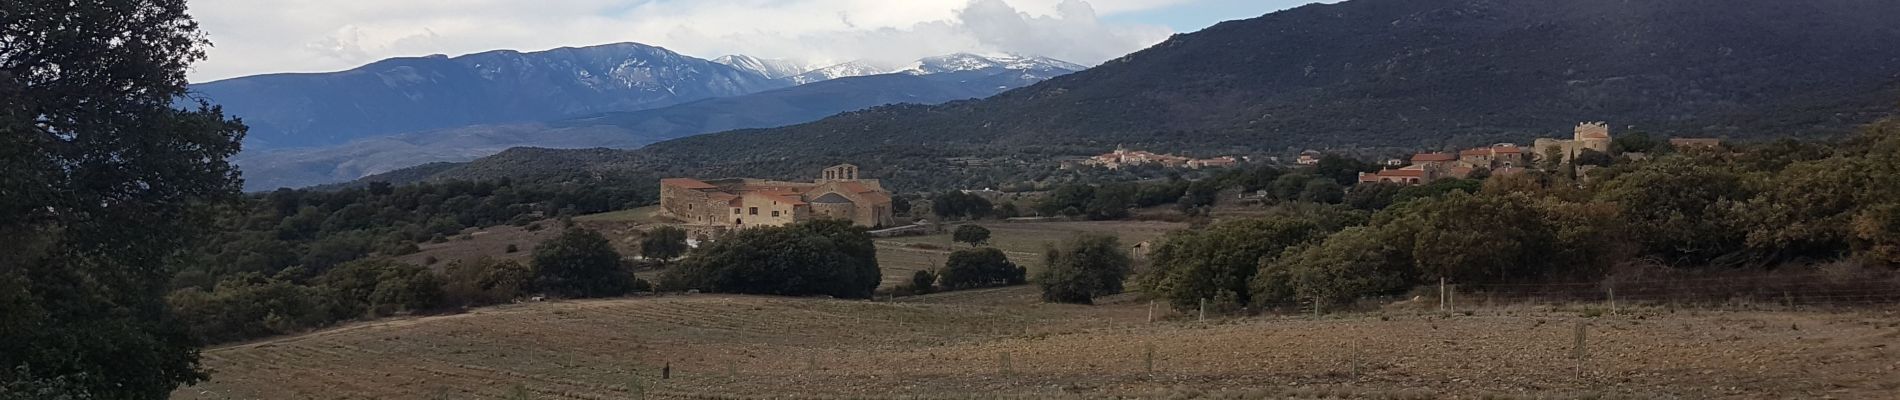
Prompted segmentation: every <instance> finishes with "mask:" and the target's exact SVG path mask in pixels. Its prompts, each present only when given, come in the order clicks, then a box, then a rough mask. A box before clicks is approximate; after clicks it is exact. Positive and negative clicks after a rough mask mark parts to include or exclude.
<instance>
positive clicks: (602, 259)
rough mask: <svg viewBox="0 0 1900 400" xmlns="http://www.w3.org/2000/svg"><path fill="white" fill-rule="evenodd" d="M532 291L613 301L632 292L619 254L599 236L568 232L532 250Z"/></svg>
mask: <svg viewBox="0 0 1900 400" xmlns="http://www.w3.org/2000/svg"><path fill="white" fill-rule="evenodd" d="M534 271H535V287H536V288H538V289H540V290H542V291H544V292H546V293H548V294H551V295H555V296H560V297H568V298H588V297H612V296H620V295H624V294H627V292H628V291H631V290H633V285H632V281H633V280H632V277H631V275H629V274H628V273H627V271H625V270H622V269H621V268H620V253H619V252H616V251H614V248H613V245H612V244H610V243H608V242H607V238H606V237H602V236H601V235H600V233H599V232H594V231H591V230H586V229H579V228H575V229H568V230H566V231H563V232H561V235H560V236H555V237H554V238H552V239H548V240H547V241H546V242H542V243H541V245H540V246H538V247H536V248H535V249H534Z"/></svg>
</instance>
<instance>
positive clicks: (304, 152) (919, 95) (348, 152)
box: [210, 46, 1083, 190]
mask: <svg viewBox="0 0 1900 400" xmlns="http://www.w3.org/2000/svg"><path fill="white" fill-rule="evenodd" d="M609 47H618V46H609ZM526 54H540V53H526ZM680 60H682V61H681V64H682V65H687V66H691V67H694V68H704V69H711V70H717V69H719V68H711V67H706V66H705V63H703V62H701V61H698V60H697V59H692V58H690V57H685V56H681V57H680ZM379 64H380V63H379ZM543 64H545V63H543ZM713 64H717V65H720V66H722V67H724V68H730V69H731V70H733V71H736V72H737V75H740V76H745V77H747V78H745V79H744V80H746V81H749V82H764V83H761V84H760V85H759V87H779V86H789V85H793V84H792V83H790V81H789V80H785V79H784V78H787V77H789V76H790V75H791V74H793V72H791V71H793V70H796V69H798V68H800V67H798V66H797V65H799V64H797V63H796V62H794V61H787V60H766V59H758V58H753V57H747V56H727V57H721V58H720V59H718V60H717V61H716V62H714V63H713ZM372 65H375V64H372ZM646 65H648V66H649V68H656V69H662V70H665V69H672V70H679V69H684V68H669V67H664V66H658V65H655V64H651V63H649V64H646ZM366 68H367V67H366ZM1071 68H1073V69H1071ZM1082 68H1083V67H1081V66H1078V65H1075V64H1070V63H1066V62H1061V61H1057V60H1052V59H1046V58H1031V57H1014V56H1008V57H999V58H998V59H994V60H992V59H988V58H985V57H982V56H974V55H967V54H960V55H952V56H945V57H933V58H927V59H923V60H919V61H917V62H916V63H913V64H912V65H911V67H909V68H908V69H906V70H903V71H893V72H891V73H885V74H882V75H870V76H855V77H845V78H844V79H828V80H822V81H817V82H815V83H808V84H800V85H797V86H791V87H784V88H781V89H775V90H766V91H761V92H756V93H739V94H732V95H729V96H723V97H717V96H716V97H707V98H701V99H698V100H692V101H682V100H683V99H684V97H682V99H675V100H668V101H664V102H655V103H652V104H670V103H675V102H678V103H679V104H671V105H668V106H665V107H658V108H644V109H641V108H638V107H632V108H635V109H634V110H629V111H615V112H604V113H591V114H586V115H584V116H580V117H561V118H553V119H546V120H536V119H532V118H518V119H509V120H506V121H505V123H482V124H473V125H463V126H455V127H449V128H429V129H421V130H417V131H411V132H402V133H394V134H390V133H363V132H358V133H356V134H352V135H348V140H347V141H344V142H342V143H330V142H329V141H315V140H309V139H307V138H304V139H306V140H304V141H302V142H301V143H313V144H309V145H305V146H297V147H275V146H269V145H263V146H253V147H252V148H250V149H248V150H247V151H246V152H245V153H243V154H241V155H239V156H238V157H237V158H236V162H237V163H238V165H239V167H240V168H242V170H243V172H244V176H245V181H246V187H247V189H249V190H268V189H273V188H278V187H303V186H309V185H316V184H323V183H331V182H341V181H349V180H352V179H357V178H360V177H363V176H365V175H369V174H374V173H380V172H385V171H390V170H394V169H398V168H404V167H410V166H415V165H419V164H423V163H428V162H453V161H467V160H471V159H474V158H477V157H481V156H486V155H490V154H495V153H497V152H500V151H502V150H505V149H508V148H511V147H521V146H533V147H547V148H593V147H608V148H635V147H639V146H642V145H646V144H648V143H653V142H656V141H660V140H666V139H673V138H678V137H683V136H689V135H694V134H700V133H707V132H717V131H725V130H733V129H745V128H767V127H777V126H784V125H790V124H796V123H803V122H809V121H813V120H816V119H819V118H823V117H826V116H830V115H833V114H837V113H840V112H845V111H853V110H859V109H864V108H868V107H873V106H879V105H885V104H895V103H912V104H938V103H943V102H947V101H953V100H963V99H973V98H981V97H988V96H990V95H994V94H996V93H999V92H1002V91H1004V90H1008V89H1014V88H1018V87H1022V86H1026V85H1029V84H1032V83H1035V82H1039V81H1042V80H1044V79H1048V78H1050V77H1054V76H1057V75H1061V74H1066V73H1071V72H1075V71H1077V70H1080V69H1082ZM359 70H360V69H359ZM581 71H585V70H581ZM801 72H802V71H801ZM774 76H776V77H777V79H778V80H773V79H774V78H773V77H774ZM570 78H571V79H573V80H576V81H578V80H584V76H583V75H582V74H576V75H575V76H573V77H570ZM237 82H238V83H241V82H243V81H241V80H240V81H237ZM220 84H228V83H224V82H220ZM521 85H523V86H526V84H521ZM210 96H218V95H217V94H210ZM213 99H214V100H217V101H219V102H220V103H221V104H224V105H225V106H226V107H227V111H230V112H233V113H234V114H235V115H238V116H239V117H242V118H245V121H246V122H247V123H251V124H253V125H254V126H262V127H263V129H262V130H261V131H259V130H254V131H253V132H254V135H255V134H258V133H261V134H262V138H261V139H259V140H262V141H264V142H266V143H282V142H284V140H283V139H278V137H279V136H285V135H286V134H284V133H282V132H275V131H271V130H270V129H269V127H271V126H281V125H283V124H282V123H281V122H282V121H268V120H266V121H260V120H259V118H258V117H259V116H260V115H263V116H268V115H272V114H257V113H255V111H246V110H251V109H255V108H256V106H257V105H255V104H247V103H243V102H232V101H229V100H230V99H231V98H230V97H213ZM582 108H585V107H582ZM352 117H357V116H356V115H330V116H328V117H327V118H323V119H324V120H331V121H340V120H347V121H350V122H351V123H371V122H369V121H363V120H359V119H354V118H352ZM266 119H267V118H266ZM260 122H261V123H262V125H258V124H260ZM445 123H446V122H445ZM416 126H426V125H422V124H416ZM254 137H256V136H254ZM256 143H257V142H255V141H254V142H252V143H247V144H256Z"/></svg>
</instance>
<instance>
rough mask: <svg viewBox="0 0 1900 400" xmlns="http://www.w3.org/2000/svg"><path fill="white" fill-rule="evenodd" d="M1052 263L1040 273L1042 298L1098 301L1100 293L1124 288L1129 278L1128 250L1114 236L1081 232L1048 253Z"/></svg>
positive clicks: (1058, 301)
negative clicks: (1096, 299)
mask: <svg viewBox="0 0 1900 400" xmlns="http://www.w3.org/2000/svg"><path fill="white" fill-rule="evenodd" d="M1044 260H1045V264H1047V265H1048V267H1047V268H1044V269H1043V270H1042V272H1041V273H1040V274H1037V275H1036V283H1037V284H1039V285H1041V286H1042V300H1043V301H1047V302H1054V303H1072V304H1094V302H1095V300H1094V299H1095V298H1096V297H1101V296H1107V295H1111V294H1116V293H1121V292H1122V281H1124V280H1127V279H1128V271H1129V268H1130V265H1131V264H1133V261H1131V260H1130V259H1129V257H1128V253H1127V252H1126V251H1123V250H1122V245H1121V241H1120V240H1118V239H1116V238H1115V237H1113V236H1101V235H1081V236H1077V237H1075V238H1073V239H1070V240H1069V241H1068V242H1066V243H1063V244H1062V245H1061V246H1060V247H1053V246H1052V247H1050V248H1049V250H1048V252H1047V253H1046V254H1045V256H1044Z"/></svg>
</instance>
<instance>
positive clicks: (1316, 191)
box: [1300, 179, 1346, 204]
mask: <svg viewBox="0 0 1900 400" xmlns="http://www.w3.org/2000/svg"><path fill="white" fill-rule="evenodd" d="M1345 190H1346V188H1345V187H1344V186H1340V185H1339V184H1337V183H1333V181H1330V180H1325V179H1314V180H1311V181H1307V182H1306V187H1304V188H1301V189H1300V201H1305V202H1310V203H1320V204H1333V203H1338V202H1340V201H1342V200H1345V197H1346V192H1345Z"/></svg>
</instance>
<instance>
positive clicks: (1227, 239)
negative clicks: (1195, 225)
mask: <svg viewBox="0 0 1900 400" xmlns="http://www.w3.org/2000/svg"><path fill="white" fill-rule="evenodd" d="M1326 233H1327V231H1326V230H1324V229H1322V227H1321V226H1320V225H1319V224H1318V223H1316V222H1315V221H1312V220H1308V219H1305V218H1298V217H1268V218H1257V219H1244V220H1235V221H1228V222H1222V223H1219V224H1215V225H1213V226H1210V227H1208V228H1207V229H1205V230H1201V231H1184V232H1177V233H1174V234H1171V235H1169V236H1168V238H1167V239H1166V240H1163V241H1162V242H1161V243H1160V244H1159V245H1157V246H1156V247H1155V250H1154V253H1153V255H1152V256H1151V258H1152V259H1153V260H1154V266H1153V268H1151V269H1150V270H1149V271H1147V272H1146V273H1144V274H1143V276H1141V278H1140V279H1139V285H1140V287H1141V289H1142V291H1144V292H1147V293H1149V294H1150V295H1153V296H1157V297H1161V298H1165V299H1167V300H1168V301H1169V302H1170V303H1172V304H1173V305H1174V307H1175V308H1177V309H1182V310H1188V309H1194V308H1195V307H1198V306H1199V304H1200V302H1201V300H1202V299H1209V298H1213V297H1220V296H1226V297H1229V298H1232V299H1233V300H1234V303H1235V304H1236V305H1247V304H1249V299H1250V297H1251V293H1252V291H1251V290H1249V289H1248V285H1249V281H1250V280H1252V279H1253V276H1254V274H1255V273H1256V272H1258V270H1259V269H1260V265H1261V264H1262V263H1263V262H1270V261H1271V260H1273V259H1274V258H1277V257H1279V256H1280V254H1281V253H1283V252H1285V251H1286V250H1287V249H1288V248H1290V247H1294V246H1299V245H1302V244H1305V243H1307V242H1310V241H1314V240H1317V239H1319V238H1323V237H1324V236H1325V235H1326Z"/></svg>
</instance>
